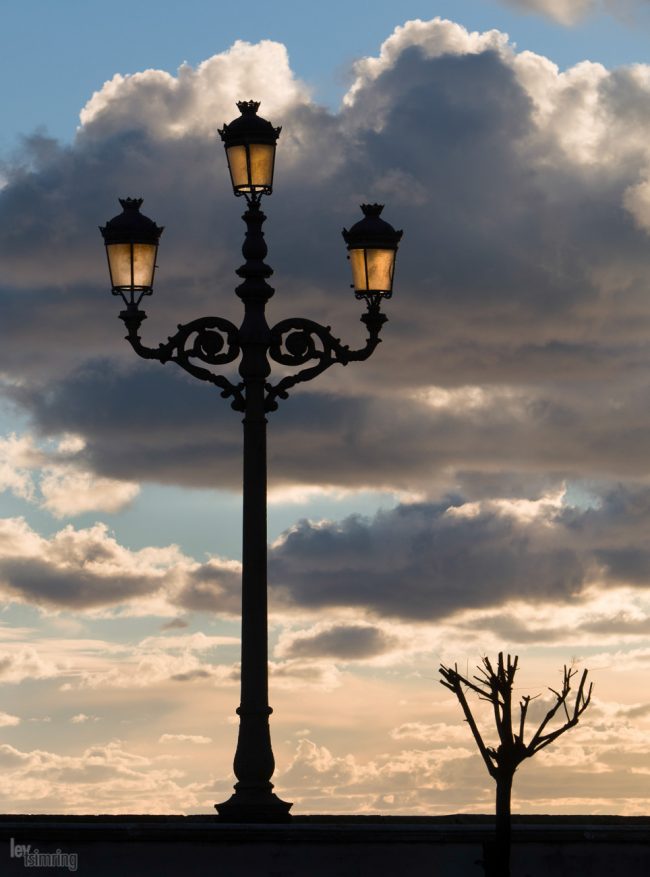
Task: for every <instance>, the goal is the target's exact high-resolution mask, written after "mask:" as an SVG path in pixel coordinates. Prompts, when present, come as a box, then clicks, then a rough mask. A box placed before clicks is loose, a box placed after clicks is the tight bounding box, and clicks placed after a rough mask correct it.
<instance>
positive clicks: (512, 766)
mask: <svg viewBox="0 0 650 877" xmlns="http://www.w3.org/2000/svg"><path fill="white" fill-rule="evenodd" d="M518 661H519V658H518V657H517V655H515V657H514V660H513V659H511V657H510V655H508V656H507V659H506V660H505V661H504V659H503V652H499V657H498V660H497V666H496V668H495V667H494V666H493V665H492V663H491V661H490V659H489V658H483V659H482V666H478V667H477V669H478V672H479V674H480V675H478V676H472V678H471V679H468V678H467V677H466V676H463V675H462V674H461V673H459V672H458V665H457V664H456V665H454V667H453V669H452V668H451V667H445V665H444V664H441V665H440V671H439V672H440V674H441V675H442V679H441V680H440V683H441V685H444V686H445V688H448V689H449V690H450V691H453V692H454V694H455V695H456V697H457V698H458V702H459V703H460V705H461V708H462V710H463V713H464V714H465V720H466V721H467V724H468V725H469V727H470V729H471V731H472V734H473V735H474V740H475V741H476V745H477V746H478V749H479V752H480V753H481V757H482V758H483V761H484V762H485V766H486V767H487V769H488V773H489V774H490V776H491V777H492V779H493V780H494V781H495V783H496V843H495V845H494V849H493V851H492V854H491V855H490V854H489V853H488V856H487V857H486V861H485V866H486V867H485V870H486V874H488V875H490V877H510V840H511V828H510V802H511V796H512V780H513V777H514V775H515V771H516V770H517V768H518V767H519V765H520V764H521V762H522V761H523V760H524V759H525V758H532V757H533V755H535V753H537V752H539V751H540V749H544V748H545V747H546V746H549V745H550V744H551V743H553V741H554V740H557V738H558V737H560V736H561V735H562V734H564V732H565V731H568V730H569V728H573V727H574V725H577V724H578V720H579V718H580V716H581V715H582V714H583V713H584V711H585V710H586V709H587V707H588V706H589V703H590V701H591V691H592V688H593V683H590V685H589V688H588V689H587V691H586V692H585V687H586V684H587V673H588V671H587V670H584V671H583V673H582V675H581V677H580V682H579V684H578V688H577V691H576V695H575V701H574V702H573V704H572V705H569V702H568V701H569V694H570V693H571V690H572V680H573V678H574V677H575V676H576V674H577V672H578V671H577V670H575V669H573V668H572V667H567V666H565V667H564V672H563V677H562V686H561V688H560V690H559V691H556V690H555V689H554V688H549V691H550V692H551V693H552V694H553V695H554V697H555V703H554V704H553V705H552V706H551V708H550V709H549V710H548V711H547V713H546V715H545V716H544V718H543V719H542V721H541V722H540V724H539V727H538V728H537V730H536V731H535V732H534V733H533V734H532V735H531V736H530V738H529V740H528V742H527V743H526V741H525V739H524V735H525V730H526V719H527V718H528V707H529V705H530V702H531V700H533V698H532V697H531V696H530V695H525V696H524V697H521V698H520V699H519V701H518V706H519V710H518V715H517V704H514V705H513V686H514V681H515V675H516V673H517V664H518ZM466 689H469V690H470V691H473V692H474V693H475V694H477V695H478V697H479V699H480V700H485V701H487V702H488V703H490V704H491V705H492V709H493V711H494V723H495V725H496V730H497V735H498V738H499V742H498V745H497V746H496V747H491V746H486V744H485V743H484V741H483V737H482V735H481V732H480V731H479V728H478V725H477V723H476V720H475V718H474V715H473V713H472V710H471V708H470V705H469V703H468V701H467V697H466V695H465V690H466ZM557 718H561V719H562V724H561V725H559V726H558V725H557V724H556V722H554V721H553V720H554V719H557ZM513 722H514V724H513Z"/></svg>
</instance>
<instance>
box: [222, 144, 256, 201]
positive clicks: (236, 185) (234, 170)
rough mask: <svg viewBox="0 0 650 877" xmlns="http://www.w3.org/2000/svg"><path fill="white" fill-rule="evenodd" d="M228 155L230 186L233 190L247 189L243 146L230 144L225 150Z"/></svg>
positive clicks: (244, 149)
mask: <svg viewBox="0 0 650 877" xmlns="http://www.w3.org/2000/svg"><path fill="white" fill-rule="evenodd" d="M226 154H227V156H228V168H229V170H230V179H231V180H232V187H233V189H235V190H240V189H241V190H242V191H248V190H249V188H250V186H249V182H248V162H247V161H246V147H245V146H230V147H229V148H228V149H227V150H226Z"/></svg>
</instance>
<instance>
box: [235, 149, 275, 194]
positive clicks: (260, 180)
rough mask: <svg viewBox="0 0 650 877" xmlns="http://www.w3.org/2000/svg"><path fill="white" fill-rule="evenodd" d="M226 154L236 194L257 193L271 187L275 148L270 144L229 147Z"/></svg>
mask: <svg viewBox="0 0 650 877" xmlns="http://www.w3.org/2000/svg"><path fill="white" fill-rule="evenodd" d="M247 150H248V156H247V154H246V152H247ZM227 154H228V167H229V169H230V179H231V180H232V186H233V189H234V190H235V191H236V192H258V191H260V190H265V189H270V188H271V187H272V185H273V160H274V157H275V146H273V145H272V144H270V143H251V144H250V145H249V146H248V147H246V146H230V147H228V149H227ZM247 158H249V161H248V160H247Z"/></svg>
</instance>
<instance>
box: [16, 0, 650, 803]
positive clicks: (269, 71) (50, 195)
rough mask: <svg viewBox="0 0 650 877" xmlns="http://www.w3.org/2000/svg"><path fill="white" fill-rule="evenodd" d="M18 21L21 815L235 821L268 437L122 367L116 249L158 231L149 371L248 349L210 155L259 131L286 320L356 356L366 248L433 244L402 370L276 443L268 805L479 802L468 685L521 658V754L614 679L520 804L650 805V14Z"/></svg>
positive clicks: (195, 0) (24, 16)
mask: <svg viewBox="0 0 650 877" xmlns="http://www.w3.org/2000/svg"><path fill="white" fill-rule="evenodd" d="M0 11H1V12H2V29H1V32H0V104H1V105H2V107H3V125H2V130H1V131H0V332H1V333H2V344H0V488H1V489H2V493H1V494H0V601H1V605H2V612H1V613H0V698H1V699H0V764H1V765H2V768H3V769H2V771H0V810H1V811H2V812H6V813H9V812H30V813H52V812H57V813H89V812H104V813H123V812H131V813H134V812H139V813H210V812H214V811H213V805H214V803H216V802H219V801H223V800H225V799H226V798H227V797H229V795H230V789H231V786H232V783H233V781H234V778H233V775H232V772H231V764H232V756H233V753H234V747H235V741H236V731H237V726H236V716H235V712H234V711H235V707H236V706H237V704H238V695H239V692H238V647H239V639H238V637H239V574H240V553H241V534H240V514H241V495H240V478H241V426H240V416H239V415H237V414H236V413H234V412H233V411H231V410H230V407H229V405H228V403H227V402H225V401H224V400H222V399H221V398H220V397H219V394H218V393H215V392H214V388H212V387H210V386H209V385H207V384H202V383H200V382H197V381H192V380H190V379H189V378H188V377H187V376H186V375H185V374H184V373H182V372H181V371H180V370H179V369H174V367H173V365H169V364H168V365H167V366H165V367H164V368H163V367H161V366H160V364H158V363H155V362H153V363H152V362H145V361H144V360H141V359H138V358H137V357H136V356H135V354H134V353H133V352H132V350H131V349H130V347H129V346H128V345H127V344H126V343H125V341H124V340H123V335H124V328H123V326H122V324H121V323H120V322H118V319H117V313H118V311H119V306H118V305H117V303H116V300H115V299H114V298H113V297H112V296H111V295H110V289H109V287H108V276H107V272H106V265H105V257H104V254H103V247H102V242H101V238H100V235H99V231H98V229H97V227H98V226H99V225H101V224H104V223H105V222H106V220H108V219H110V218H111V217H112V216H113V215H115V214H116V213H117V212H119V205H118V202H117V199H118V197H125V196H134V197H135V196H139V197H143V198H144V205H143V211H144V212H145V213H146V214H147V215H148V216H151V217H152V218H153V219H154V220H155V221H156V222H157V223H158V224H159V225H164V226H165V232H164V235H163V237H162V240H161V248H160V253H159V258H158V265H159V270H158V272H157V279H156V288H155V291H154V295H153V296H152V297H151V298H150V299H148V300H147V305H146V310H147V313H148V319H147V321H146V323H145V324H144V326H143V332H142V334H143V339H144V341H145V343H148V344H150V345H153V346H155V345H156V344H157V343H158V341H162V340H165V339H166V338H167V336H168V335H169V334H171V333H172V332H173V331H174V330H175V327H176V325H177V324H178V323H181V322H187V321H189V320H191V319H194V318H195V317H198V316H203V315H208V314H209V315H217V316H223V317H226V318H228V319H230V320H232V321H234V322H236V321H237V320H238V319H239V318H240V315H241V303H240V302H239V300H238V299H237V298H236V296H235V295H234V294H233V289H234V286H235V285H236V283H237V282H238V280H237V278H236V276H235V274H234V270H235V269H236V268H237V266H238V265H239V264H240V263H241V255H240V246H241V241H242V234H243V225H242V223H241V221H240V219H239V216H240V214H241V203H240V202H239V201H236V200H235V199H234V198H233V196H232V192H231V190H230V188H229V183H228V175H227V170H226V165H225V156H224V153H223V148H222V146H221V144H220V142H219V138H218V134H217V130H218V128H220V127H221V126H222V125H223V123H224V122H228V121H230V120H231V119H232V118H234V117H235V116H236V115H237V110H236V108H235V102H236V101H237V100H241V99H257V100H260V101H261V108H260V113H261V114H262V115H263V116H265V117H266V118H268V119H270V120H271V121H272V122H273V124H274V125H282V134H281V137H280V140H279V144H278V154H277V162H276V179H275V187H274V192H273V195H272V196H271V197H270V198H267V199H266V201H265V204H264V209H265V212H266V213H267V215H268V221H267V223H266V227H265V228H266V235H267V242H268V244H269V256H268V259H267V261H268V262H269V264H271V265H272V266H273V268H274V270H275V273H274V276H273V279H272V283H273V285H274V287H275V289H276V294H275V296H274V298H273V299H272V301H271V302H270V305H269V319H270V321H271V322H276V321H278V320H281V319H284V318H286V317H290V316H301V317H309V318H311V319H313V320H317V321H319V322H321V323H323V324H325V325H330V326H332V330H333V332H334V333H335V334H336V335H337V336H338V337H340V338H341V339H342V340H343V342H344V343H348V344H350V345H359V344H362V343H363V338H364V333H363V326H362V325H360V323H359V322H358V319H359V316H360V315H361V309H360V305H359V303H358V302H357V301H355V299H354V296H353V295H352V294H351V292H350V289H349V284H350V278H349V277H348V271H349V268H348V264H347V262H346V259H345V246H344V243H343V241H342V238H341V235H340V232H341V228H343V227H344V226H345V227H349V226H350V224H351V223H354V222H355V221H356V220H357V219H358V218H359V217H360V212H359V205H360V204H361V203H364V202H375V201H378V202H380V203H384V204H385V205H386V206H385V210H384V216H385V217H386V219H388V221H390V222H391V223H392V224H393V225H394V226H395V227H396V228H400V229H404V237H403V240H402V243H401V245H400V250H399V254H398V261H397V269H396V281H395V293H394V295H393V298H392V299H391V300H390V301H389V302H386V305H385V311H386V313H387V315H388V318H389V321H388V323H387V324H386V326H385V327H384V330H383V334H382V337H383V341H382V344H381V345H380V346H379V348H378V350H377V351H376V352H375V354H374V355H373V356H372V358H371V359H370V360H368V361H367V362H365V363H355V364H351V365H350V366H349V367H347V368H345V369H343V368H337V367H333V368H332V369H330V370H329V371H328V372H327V373H326V374H324V375H321V376H320V377H319V378H318V379H317V380H316V381H314V382H312V383H310V384H309V385H304V386H302V387H301V388H298V389H296V390H295V391H294V392H293V393H292V394H291V396H290V398H289V399H288V400H286V401H283V402H282V403H281V404H280V407H279V409H278V411H277V412H274V413H273V414H272V415H271V416H270V422H269V476H270V494H269V501H270V507H269V539H270V547H269V574H270V646H271V649H270V661H271V663H270V670H271V681H270V686H271V698H270V699H271V705H272V706H273V708H274V714H273V717H272V724H271V728H272V738H273V745H274V751H275V756H276V764H277V769H276V775H275V778H274V779H275V782H276V791H277V792H278V793H279V795H280V796H281V797H282V798H283V799H285V800H289V801H293V802H295V803H294V812H296V813H382V814H402V815H403V814H442V813H452V812H490V810H491V809H492V807H493V793H494V790H493V788H492V781H491V780H490V778H489V777H488V776H487V773H486V771H485V769H484V766H483V765H482V763H481V760H480V757H479V755H478V753H477V752H476V751H475V746H474V743H473V740H472V738H471V734H470V732H469V730H468V728H467V726H466V724H465V723H464V722H463V721H462V716H461V714H460V710H459V707H458V704H457V703H456V702H455V700H454V698H453V696H452V695H451V693H450V692H448V691H447V690H446V689H445V688H444V687H442V686H441V685H439V684H438V683H439V674H438V667H439V665H440V663H441V662H444V663H445V664H453V663H456V662H457V663H458V666H459V668H463V669H465V668H466V669H468V670H469V671H471V669H472V667H474V666H476V664H478V663H479V662H480V660H481V658H482V657H483V656H484V655H488V656H492V657H494V656H495V655H496V653H497V652H499V651H500V650H503V651H505V652H510V653H512V654H517V655H519V658H520V667H521V669H520V672H519V677H518V681H517V689H516V690H517V693H520V694H521V695H522V696H523V695H526V694H531V695H535V696H537V699H536V700H534V701H532V704H533V706H532V707H531V711H530V712H531V722H532V723H534V722H535V721H536V720H539V718H540V717H541V716H542V715H543V713H544V711H545V709H546V708H548V705H549V704H550V703H551V702H552V695H551V694H550V692H549V687H551V688H555V687H557V685H558V683H559V681H560V680H561V673H562V667H563V666H564V665H565V664H569V665H575V667H576V668H580V669H582V668H585V667H586V668H588V669H589V676H590V679H592V680H593V682H594V696H593V703H592V704H591V705H590V707H589V709H588V710H587V712H586V713H585V715H584V716H583V718H582V720H581V722H580V724H579V726H578V727H577V728H575V729H573V730H571V731H570V732H569V733H568V734H567V735H566V736H564V737H563V738H562V739H561V740H559V741H558V742H556V743H555V744H554V745H553V746H551V747H549V748H548V749H546V750H545V751H544V752H543V753H540V754H539V755H537V756H536V757H535V759H534V760H532V761H530V762H529V763H524V764H523V765H522V766H521V768H520V770H519V772H518V774H517V776H516V778H515V787H514V800H513V809H514V810H516V811H518V812H528V813H534V812H545V813H585V814H587V813H618V814H630V815H633V814H645V813H647V812H648V806H649V803H650V802H649V801H648V797H649V796H648V774H649V773H650V758H649V749H650V745H649V739H648V738H649V731H650V696H649V695H648V685H647V674H648V666H649V664H650V590H649V589H650V546H649V544H648V529H649V525H650V476H649V474H648V472H649V465H648V461H649V459H650V456H649V455H650V450H649V449H650V343H649V342H650V295H649V294H648V290H649V286H650V283H649V280H650V146H649V145H648V144H649V143H650V58H649V57H648V48H647V47H648V45H650V42H649V37H650V3H648V2H642V0H637V2H634V0H629V2H623V0H618V2H617V0H609V2H606V0H602V2H599V0H571V2H569V0H507V2H506V0H503V2H499V0H454V2H453V3H452V2H438V3H433V2H409V0H404V2H402V3H400V4H395V3H392V2H391V3H389V2H376V3H374V4H373V6H372V14H370V13H369V12H368V10H366V9H364V8H363V6H362V5H357V6H353V5H351V4H349V3H345V4H343V3H342V2H339V0H332V2H330V3H328V4H326V5H324V6H323V7H322V8H320V7H311V6H309V7H308V6H307V5H306V4H304V3H298V2H289V0H287V2H281V0H278V2H276V3H274V4H267V3H262V2H257V0H252V2H250V3H248V4H246V7H245V13H246V14H245V16H244V9H243V7H240V6H237V5H235V4H228V6H227V8H219V7H218V6H217V4H214V3H208V2H203V0H188V2H186V3H184V4H183V5H182V7H181V5H180V4H172V3H169V2H160V0H159V2H157V3H153V2H149V0H143V2H141V3H139V4H137V6H133V5H132V4H127V3H124V2H121V0H117V2H115V3H113V4H111V9H110V14H109V11H108V10H107V9H106V7H105V5H100V4H99V3H95V2H81V0H65V2H61V3H59V4H52V3H47V2H36V0H25V2H23V3H21V4H10V3H7V2H5V3H2V4H0ZM489 718H490V717H489V715H485V714H481V715H480V720H481V723H482V727H483V729H484V732H485V737H486V738H487V740H488V741H490V742H494V741H493V740H491V737H490V735H491V727H490V721H489Z"/></svg>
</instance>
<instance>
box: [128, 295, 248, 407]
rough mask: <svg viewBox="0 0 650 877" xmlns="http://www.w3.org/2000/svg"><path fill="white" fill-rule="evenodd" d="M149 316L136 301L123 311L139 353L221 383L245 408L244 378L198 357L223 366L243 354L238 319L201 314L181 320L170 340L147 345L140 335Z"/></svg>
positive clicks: (225, 395) (227, 395) (225, 393)
mask: <svg viewBox="0 0 650 877" xmlns="http://www.w3.org/2000/svg"><path fill="white" fill-rule="evenodd" d="M146 318H147V315H146V314H145V312H144V311H141V310H140V309H139V308H138V307H137V306H135V305H127V308H126V310H124V311H121V313H120V319H121V320H122V321H123V322H124V325H125V326H126V328H127V332H128V334H127V336H126V340H127V341H128V342H129V344H130V345H131V347H132V348H133V350H134V351H135V352H136V353H137V354H138V356H141V357H142V358H143V359H157V360H158V362H161V363H162V364H163V365H164V364H165V363H166V362H175V363H176V364H177V365H180V367H181V368H183V369H185V371H186V372H188V373H189V374H191V375H192V376H193V377H195V378H198V379H199V380H201V381H208V382H209V383H212V384H215V386H217V387H219V388H220V390H221V395H222V396H223V398H224V399H228V398H230V397H231V396H232V397H233V401H232V403H231V405H232V407H233V408H234V409H235V411H244V410H245V408H246V401H245V398H244V394H243V392H242V390H243V389H244V384H243V382H240V383H238V384H234V383H233V382H232V381H230V380H229V379H228V378H227V377H226V376H225V375H218V374H214V372H212V371H210V370H209V369H207V368H203V367H202V366H200V365H197V364H196V362H197V361H198V362H201V363H205V365H211V366H219V365H226V364H227V363H229V362H234V361H235V360H236V359H238V358H239V356H240V353H241V348H240V346H239V329H238V328H237V326H235V324H234V323H231V322H230V320H226V319H224V318H223V317H200V318H199V319H197V320H192V321H191V322H190V323H184V324H182V323H179V324H178V327H177V328H178V331H177V332H176V334H175V335H170V336H169V338H168V339H167V341H165V342H161V343H160V344H159V345H158V347H157V348H155V347H147V346H146V345H145V344H143V343H142V341H141V339H140V334H139V332H140V326H141V324H142V321H143V320H146ZM224 348H225V349H224Z"/></svg>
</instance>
